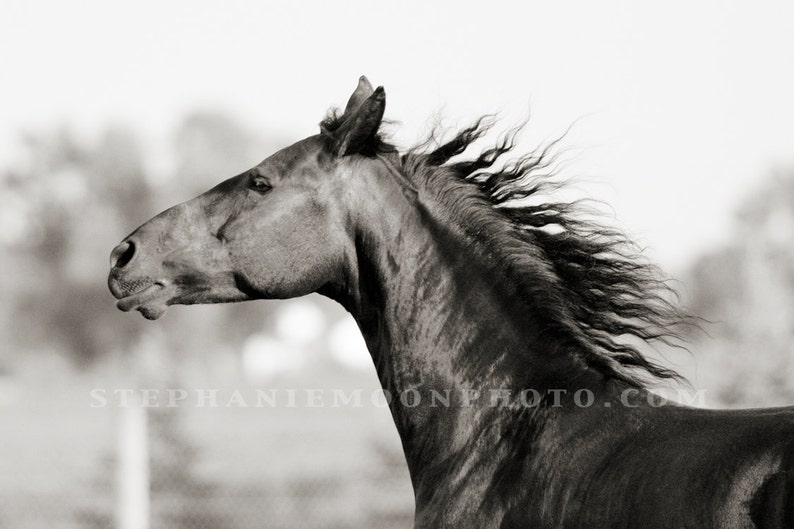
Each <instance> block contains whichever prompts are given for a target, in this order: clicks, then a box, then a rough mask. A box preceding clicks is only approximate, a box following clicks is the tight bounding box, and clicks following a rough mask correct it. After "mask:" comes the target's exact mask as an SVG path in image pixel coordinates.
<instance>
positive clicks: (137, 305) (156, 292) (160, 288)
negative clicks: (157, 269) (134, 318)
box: [116, 282, 174, 320]
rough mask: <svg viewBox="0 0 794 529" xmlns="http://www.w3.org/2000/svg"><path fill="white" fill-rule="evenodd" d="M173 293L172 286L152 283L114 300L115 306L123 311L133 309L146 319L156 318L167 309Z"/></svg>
mask: <svg viewBox="0 0 794 529" xmlns="http://www.w3.org/2000/svg"><path fill="white" fill-rule="evenodd" d="M173 294H174V292H173V287H171V286H169V285H166V284H164V283H159V282H158V283H153V284H152V285H149V286H148V287H146V288H144V289H142V290H139V291H138V292H135V293H134V294H131V295H129V296H126V297H123V298H121V299H120V300H118V301H117V302H116V307H118V309H119V310H121V311H123V312H129V311H131V310H133V309H135V310H137V311H138V312H140V313H141V315H143V317H144V318H146V319H147V320H156V319H158V318H160V317H161V316H162V315H163V314H165V312H166V311H167V310H168V305H170V301H171V299H172V298H173Z"/></svg>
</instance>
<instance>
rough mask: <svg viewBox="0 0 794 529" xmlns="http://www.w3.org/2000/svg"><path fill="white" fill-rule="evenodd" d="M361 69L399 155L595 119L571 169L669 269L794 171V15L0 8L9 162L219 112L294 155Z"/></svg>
mask: <svg viewBox="0 0 794 529" xmlns="http://www.w3.org/2000/svg"><path fill="white" fill-rule="evenodd" d="M361 74H366V75H367V76H368V77H369V78H370V80H371V81H372V82H373V83H374V84H376V85H383V86H384V87H385V89H386V93H387V111H386V116H387V118H391V119H395V120H398V121H400V122H401V123H402V125H401V127H400V128H399V129H398V131H397V133H396V136H395V138H396V140H397V142H398V143H399V144H400V145H402V146H408V145H410V144H411V143H413V142H414V141H416V140H417V139H418V138H420V137H421V136H422V134H423V133H424V132H425V131H426V130H427V128H428V125H429V124H430V123H431V121H432V116H433V115H438V114H439V113H440V114H441V115H443V116H444V117H445V118H446V121H447V122H448V123H450V124H465V123H468V122H469V121H470V120H472V119H473V118H474V117H476V116H478V115H480V114H483V113H491V112H500V114H501V115H502V116H503V118H504V124H505V126H509V125H512V124H515V123H517V122H519V121H521V120H522V118H523V117H524V116H525V115H526V113H527V112H528V110H529V109H530V108H531V114H532V121H531V124H530V126H529V128H528V131H527V133H526V134H525V138H526V140H525V144H526V145H527V146H531V145H533V144H535V143H537V142H539V141H543V140H548V139H551V138H553V137H555V136H556V135H558V134H560V133H561V132H563V131H564V130H565V129H566V128H567V127H568V126H569V125H570V124H571V123H572V122H574V121H575V120H579V121H578V122H577V125H576V126H575V128H574V130H573V132H572V133H571V135H570V136H569V138H568V139H567V140H566V145H568V146H570V147H574V148H575V159H574V161H573V162H572V163H571V166H570V169H569V173H570V174H571V175H572V176H581V177H585V178H588V179H589V181H591V182H595V183H593V184H588V185H587V186H586V191H587V193H588V194H590V195H592V196H594V197H596V198H599V199H602V200H605V201H606V202H608V203H609V204H611V205H612V206H613V207H614V210H615V212H616V214H617V216H618V219H620V221H621V222H622V224H623V225H624V226H626V227H627V228H628V229H629V231H630V232H632V233H634V234H635V235H637V236H638V237H639V239H640V240H641V241H642V242H643V243H644V244H646V245H647V246H649V247H650V249H651V255H652V256H653V257H654V258H656V259H657V260H659V261H661V263H662V264H663V265H665V266H666V267H667V268H668V269H669V270H671V271H672V272H673V273H675V272H676V271H680V270H681V269H683V267H684V266H685V265H686V263H687V262H688V261H689V260H690V259H692V258H693V257H694V256H696V255H697V254H698V253H699V252H700V251H702V250H703V249H705V248H710V247H713V246H715V245H717V244H719V242H720V241H722V240H724V239H725V238H727V237H728V236H729V231H730V229H731V222H730V219H731V211H732V208H734V207H735V205H736V204H737V203H738V202H739V201H740V199H741V197H742V196H743V195H744V194H745V193H746V192H747V191H748V190H751V189H753V187H754V186H755V185H756V184H757V182H759V180H760V179H761V178H762V177H763V176H764V175H766V174H768V172H769V171H770V170H772V169H774V168H776V167H785V166H788V167H792V166H794V96H792V94H794V2H791V0H777V1H775V0H767V1H752V2H749V1H748V2H730V1H716V0H715V1H691V0H690V1H673V2H670V1H668V2H632V1H629V0H625V1H615V0H612V1H599V2H593V1H589V0H577V1H553V2H552V1H549V2H530V1H521V2H499V1H493V0H490V1H487V2H463V1H457V2H453V1H444V2H422V3H420V2H416V3H410V2H383V3H381V2H376V1H372V0H370V1H358V0H357V1H345V2H322V1H311V2H306V1H301V2H298V1H288V2H254V1H248V2H244V1H233V0H225V1H224V2H208V1H197V0H190V1H188V0H182V1H169V2H167V1H164V0H158V1H150V0H145V1H141V0H138V1H136V2H111V1H107V0H88V1H81V2H58V1H54V0H50V1H38V2H37V1H31V0H0V79H2V85H0V86H2V88H0V165H6V164H8V163H12V161H13V160H14V158H15V156H16V155H17V154H18V145H17V144H16V142H15V138H16V137H17V134H18V132H19V131H20V130H21V129H26V130H34V131H35V130H46V129H47V128H50V127H55V126H58V125H59V124H64V123H65V124H68V125H69V126H71V127H72V128H73V129H74V130H75V131H77V132H78V133H80V134H83V135H86V136H88V137H90V136H91V135H92V134H96V133H97V132H98V131H99V130H101V129H102V128H103V127H104V126H105V125H107V124H111V123H126V124H129V125H130V126H132V127H134V128H135V129H137V130H138V131H140V132H141V133H143V134H145V135H146V139H147V143H148V144H150V145H152V146H155V147H156V146H157V145H165V144H166V142H167V141H168V138H169V134H170V133H171V132H172V130H173V127H174V125H175V124H176V123H177V122H178V121H179V119H180V118H181V117H182V116H183V115H184V114H185V113H186V112H189V111H191V110H194V109H197V108H204V107H212V108H216V109H222V110H228V111H230V112H231V113H232V115H234V116H235V117H237V118H238V119H239V120H241V121H243V122H244V123H245V124H248V125H249V126H250V127H251V128H252V129H253V130H255V131H257V132H259V133H261V134H269V135H272V136H277V137H281V138H287V139H294V140H298V139H300V138H302V137H304V136H307V135H309V134H313V133H314V132H315V131H316V130H317V123H318V122H319V120H320V119H321V118H322V116H323V114H324V112H325V111H326V109H327V108H328V107H329V106H331V105H344V103H345V101H346V98H347V96H348V95H349V93H350V91H351V90H352V89H353V88H354V87H355V84H356V80H357V78H358V76H359V75H361ZM268 154H269V153H267V152H263V153H262V156H261V157H262V158H264V157H265V156H266V155H268ZM257 161H258V160H241V168H243V167H246V166H248V165H252V164H253V163H256V162H257ZM226 176H230V175H219V176H218V179H219V180H220V179H222V178H225V177H226ZM186 198H187V197H186Z"/></svg>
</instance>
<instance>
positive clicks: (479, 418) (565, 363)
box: [346, 195, 576, 495]
mask: <svg viewBox="0 0 794 529" xmlns="http://www.w3.org/2000/svg"><path fill="white" fill-rule="evenodd" d="M392 197H393V200H392V202H398V204H393V207H390V208H388V210H384V211H381V212H379V214H378V215H376V216H374V218H371V219H368V222H367V223H366V229H362V230H361V231H360V232H359V234H358V236H357V237H356V250H355V253H356V257H355V259H351V264H350V268H351V270H350V271H349V272H350V277H351V281H352V283H353V284H351V285H348V292H349V293H350V295H349V298H348V299H347V300H346V301H347V303H346V305H348V308H349V309H350V311H351V312H352V313H353V315H354V317H355V318H356V320H357V322H358V324H359V326H360V328H361V330H362V333H363V335H364V337H365V339H366V341H367V345H368V347H369V349H370V351H371V353H372V355H373V359H374V360H375V364H376V367H377V370H378V375H379V377H380V379H381V383H382V384H383V387H384V389H386V390H387V391H388V392H389V394H390V395H391V397H392V402H391V411H392V414H393V416H394V420H395V423H396V425H397V429H398V431H399V433H400V436H401V438H402V442H403V446H404V448H405V452H406V458H407V461H408V465H409V468H410V471H411V475H412V479H413V481H414V485H415V487H417V489H418V490H417V494H418V495H421V494H422V488H423V487H422V482H423V480H425V479H427V480H428V481H430V482H437V481H438V480H439V479H446V480H451V481H456V480H466V479H467V478H470V477H471V476H470V475H469V473H470V472H471V471H472V468H473V467H471V465H474V464H475V463H473V460H474V459H475V458H478V457H480V456H483V455H487V454H489V453H490V454H491V455H492V457H494V458H499V457H501V456H499V455H498V454H497V452H498V450H499V446H498V445H499V444H500V443H505V439H508V441H507V442H506V444H507V446H505V449H506V450H511V449H512V448H513V443H517V444H520V443H521V442H522V439H515V438H513V437H514V436H526V437H532V436H534V435H536V434H537V431H535V429H536V428H539V427H540V422H541V420H540V418H539V416H540V415H542V411H543V410H540V409H527V408H526V407H524V408H523V409H521V408H520V406H518V407H516V405H515V402H516V400H517V399H518V398H519V393H520V391H521V390H523V389H530V388H531V389H535V390H537V391H539V392H541V393H542V392H544V391H546V390H549V389H561V388H562V389H564V388H565V387H566V386H565V384H568V383H569V380H567V379H568V378H569V376H570V375H571V373H572V372H576V370H575V369H572V367H571V366H572V365H575V362H574V361H573V360H572V358H571V357H569V356H568V353H566V352H565V351H564V350H563V347H562V346H561V345H560V344H556V343H553V341H550V340H548V338H544V339H543V340H541V337H540V333H541V330H542V329H541V327H540V325H539V323H538V322H537V321H533V319H532V318H531V317H528V316H527V315H526V314H524V312H526V309H524V308H523V306H522V305H521V304H520V303H517V302H518V300H517V298H516V294H515V293H514V292H512V291H511V289H510V286H509V285H508V284H507V282H506V281H504V280H503V279H500V278H499V270H498V267H497V266H495V265H494V264H492V263H489V262H488V259H487V258H485V257H482V256H477V255H474V254H473V252H472V251H471V249H470V247H469V245H467V244H465V242H464V241H462V240H461V238H460V237H457V236H456V235H455V234H454V233H453V232H452V231H450V230H448V229H446V228H445V227H443V226H442V225H441V224H440V223H439V222H437V220H436V219H434V218H432V216H431V214H430V213H429V212H428V210H427V209H425V208H423V207H421V206H420V205H418V204H410V201H406V200H404V198H403V197H402V196H399V197H397V198H396V199H394V195H392ZM417 206H418V207H417ZM352 261H355V264H352ZM555 348H556V349H558V350H556V351H555ZM439 397H441V398H439ZM447 398H448V399H449V404H447V402H446V400H445V399H447ZM507 398H509V399H512V402H513V404H507V403H506V400H505V399H507ZM530 398H534V395H533V396H532V397H530ZM534 415H537V416H538V417H534ZM517 422H518V423H520V424H519V425H518V426H517V424H516V423H517ZM505 436H507V437H505ZM482 443H489V444H490V445H489V446H488V448H487V449H483V448H482ZM477 447H480V448H477ZM476 464H477V465H479V464H480V463H476ZM488 465H490V463H485V466H486V467H487V466H488ZM478 468H479V469H480V470H482V469H483V468H484V467H482V466H480V467H478ZM491 470H492V471H493V472H496V469H495V468H494V469H491Z"/></svg>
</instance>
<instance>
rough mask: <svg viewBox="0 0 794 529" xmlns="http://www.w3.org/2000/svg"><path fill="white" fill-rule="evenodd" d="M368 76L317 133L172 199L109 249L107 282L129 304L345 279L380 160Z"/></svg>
mask: <svg viewBox="0 0 794 529" xmlns="http://www.w3.org/2000/svg"><path fill="white" fill-rule="evenodd" d="M385 102H386V98H385V93H384V90H383V88H382V87H378V88H377V89H374V90H373V88H372V86H371V85H370V83H369V81H367V79H366V78H365V77H361V79H360V80H359V83H358V87H357V88H356V90H355V91H354V92H353V94H352V95H351V96H350V99H349V101H348V103H347V105H346V107H345V111H344V113H343V114H342V115H340V116H338V117H334V118H332V119H327V120H326V121H325V122H323V126H322V127H321V132H320V133H319V134H317V135H314V136H310V137H308V138H306V139H304V140H302V141H299V142H297V143H295V144H294V145H291V146H289V147H287V148H285V149H282V150H281V151H278V152H276V153H275V154H273V155H272V156H270V157H268V158H267V159H265V160H264V161H262V162H261V163H260V164H258V165H256V166H255V167H253V168H252V169H250V170H248V171H245V172H243V173H242V174H239V175H237V176H234V177H232V178H229V179H228V180H226V181H224V182H222V183H220V184H219V185H217V186H215V187H214V188H212V189H210V190H209V191H207V192H205V193H203V194H201V195H199V196H197V197H195V198H193V199H191V200H188V201H187V202H184V203H182V204H179V205H176V206H174V207H172V208H170V209H168V210H166V211H164V212H162V213H160V214H159V215H157V216H155V217H154V218H152V219H151V220H149V221H147V222H145V223H144V224H143V225H141V226H140V227H139V228H138V229H136V230H135V231H133V232H132V234H130V235H129V236H128V237H126V238H125V239H124V240H123V241H122V242H121V243H120V244H119V245H118V246H116V248H115V249H114V250H113V251H112V253H111V256H110V265H111V269H110V274H109V277H108V285H109V288H110V291H111V292H112V293H113V295H114V296H115V297H116V298H118V302H117V306H118V307H119V308H120V309H121V310H123V311H129V310H132V309H136V310H138V311H140V312H141V314H143V316H144V317H146V318H148V319H157V318H159V317H160V316H162V315H163V314H164V313H165V311H166V310H167V308H168V306H169V305H173V304H194V303H227V302H235V301H244V300H249V299H263V298H267V299H272V298H278V299H284V298H291V297H295V296H301V295H304V294H308V293H311V292H314V291H317V290H319V289H321V288H323V287H324V286H326V285H331V284H334V283H337V284H338V283H339V282H341V281H343V279H344V278H343V274H344V263H345V262H346V260H348V259H351V252H353V251H354V250H353V249H351V245H352V242H351V241H352V237H351V236H350V234H351V230H353V229H354V227H353V226H352V222H353V221H352V218H351V211H353V210H354V209H355V201H356V200H360V198H361V196H362V194H365V191H364V190H363V189H361V186H357V185H356V184H355V182H356V181H357V180H360V175H361V174H362V173H367V171H366V168H365V167H362V164H367V163H370V164H373V163H378V162H376V161H375V158H376V154H377V149H378V145H380V140H379V138H378V128H379V126H380V123H381V120H382V118H383V111H384V108H385Z"/></svg>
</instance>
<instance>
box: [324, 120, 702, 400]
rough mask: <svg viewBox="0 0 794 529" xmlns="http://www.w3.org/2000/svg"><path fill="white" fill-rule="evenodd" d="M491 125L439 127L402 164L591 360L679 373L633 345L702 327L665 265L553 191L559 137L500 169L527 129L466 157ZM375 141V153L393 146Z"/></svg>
mask: <svg viewBox="0 0 794 529" xmlns="http://www.w3.org/2000/svg"><path fill="white" fill-rule="evenodd" d="M330 122H331V119H330V118H329V120H328V121H326V123H330ZM492 125H493V121H492V120H490V119H487V118H482V119H480V120H478V121H477V122H476V123H475V124H474V125H472V126H470V127H468V128H465V129H463V130H461V131H459V132H457V133H456V134H454V137H453V138H452V139H451V140H449V141H446V142H439V141H437V140H435V139H434V137H435V136H437V134H433V135H432V136H431V139H430V140H428V141H427V142H424V143H423V144H421V145H420V146H418V147H415V148H413V149H411V150H409V151H408V152H407V153H406V154H404V155H403V156H402V157H401V162H402V170H403V171H404V172H405V174H406V175H407V176H408V177H409V178H410V179H411V180H412V181H414V182H416V183H417V184H418V185H421V186H422V188H423V189H425V190H427V191H429V193H430V194H431V196H433V198H434V201H435V202H437V203H438V204H439V205H440V207H441V208H442V209H443V210H444V211H443V212H442V214H443V215H444V216H446V217H447V219H448V220H449V222H451V223H454V224H455V225H457V226H458V227H459V228H460V229H461V230H462V231H463V232H464V233H465V235H466V237H467V238H468V239H469V240H470V241H471V242H472V243H473V244H474V245H475V247H477V248H479V249H480V251H483V252H485V254H486V255H489V256H493V257H494V258H496V259H497V260H498V262H499V263H500V265H501V267H502V268H503V270H502V273H503V274H504V276H505V278H506V279H507V280H509V281H511V282H513V284H514V288H515V289H517V290H518V291H519V292H520V294H521V295H522V297H523V299H524V300H525V302H526V303H527V304H528V305H529V306H530V307H532V309H533V310H532V312H533V313H534V314H543V315H545V321H544V322H543V323H544V332H549V333H554V335H556V336H559V337H562V338H563V339H564V340H565V341H567V343H568V344H569V345H570V347H572V348H573V350H574V351H577V352H578V353H579V354H580V355H581V358H582V360H583V361H584V362H585V363H586V364H587V365H588V366H590V367H593V368H595V369H597V370H598V371H599V372H601V373H603V374H604V375H605V376H608V377H612V378H617V379H620V380H622V381H624V382H627V383H629V384H631V385H633V386H637V387H641V386H644V385H645V384H646V383H647V382H648V379H649V378H650V379H680V376H679V375H678V373H676V372H675V371H673V370H671V369H668V368H665V367H663V366H660V365H659V364H657V363H656V362H654V361H652V360H650V359H648V358H647V357H646V356H645V355H644V354H643V353H642V352H641V351H640V349H639V348H638V347H637V345H635V344H633V343H632V341H633V342H635V343H636V342H637V340H638V339H639V341H640V342H646V343H654V342H657V343H658V342H661V343H665V344H673V345H680V344H681V343H682V339H681V336H680V329H681V326H682V324H683V325H696V322H695V320H694V318H693V317H691V316H689V315H688V314H687V313H686V312H685V311H684V310H683V309H681V308H679V306H678V303H677V301H678V297H677V295H676V292H675V291H674V290H673V289H672V288H671V287H670V285H669V284H668V283H667V282H666V281H665V280H664V279H663V277H664V276H663V274H662V273H661V271H660V270H659V269H658V268H657V267H656V266H654V265H652V264H650V263H648V262H647V261H646V260H645V259H644V258H643V257H642V256H641V255H640V254H639V250H638V249H637V247H636V245H635V244H633V243H632V242H631V241H630V240H629V239H628V238H627V237H626V236H625V235H624V234H623V233H622V232H620V231H619V230H616V229H614V228H611V227H608V226H607V225H606V224H604V223H602V222H598V221H597V219H594V218H593V211H592V208H588V207H587V206H586V204H585V203H584V202H583V201H581V200H578V201H573V202H565V201H557V200H555V199H554V192H555V191H557V190H559V188H560V187H561V186H562V184H560V183H559V182H557V181H554V180H553V179H550V176H551V174H550V173H553V165H554V161H555V156H554V155H553V154H551V152H552V150H553V149H552V147H554V145H555V144H556V143H557V142H556V141H555V142H552V144H550V145H549V146H547V147H546V148H544V149H541V150H539V151H537V152H530V153H528V154H525V155H523V156H521V157H519V158H518V159H515V160H511V161H508V162H507V163H506V164H503V165H502V166H501V168H497V162H498V161H500V160H501V159H502V157H503V156H504V155H506V154H508V153H510V152H511V151H512V150H513V148H514V146H515V140H516V135H517V133H518V132H519V130H520V128H518V129H515V130H512V131H510V132H508V133H507V134H506V135H505V136H504V137H503V138H502V139H501V140H499V141H498V142H497V144H496V145H495V146H493V147H491V148H489V149H487V150H485V151H483V152H482V153H481V154H480V155H479V156H477V157H476V158H473V159H460V156H459V155H462V154H463V153H464V151H465V150H466V149H467V148H468V147H469V146H470V145H471V144H472V143H474V142H475V141H476V140H478V139H479V138H480V137H482V136H483V135H484V134H485V133H486V132H488V130H489V129H490V128H491V126H492ZM375 141H377V142H378V143H377V144H375V145H372V149H373V150H372V152H375V151H376V150H380V151H383V150H386V151H388V150H390V149H388V148H384V145H388V144H384V143H382V140H381V139H380V138H377V139H376V140H375ZM430 145H435V146H436V147H435V148H429V146H430Z"/></svg>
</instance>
